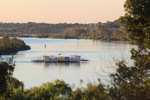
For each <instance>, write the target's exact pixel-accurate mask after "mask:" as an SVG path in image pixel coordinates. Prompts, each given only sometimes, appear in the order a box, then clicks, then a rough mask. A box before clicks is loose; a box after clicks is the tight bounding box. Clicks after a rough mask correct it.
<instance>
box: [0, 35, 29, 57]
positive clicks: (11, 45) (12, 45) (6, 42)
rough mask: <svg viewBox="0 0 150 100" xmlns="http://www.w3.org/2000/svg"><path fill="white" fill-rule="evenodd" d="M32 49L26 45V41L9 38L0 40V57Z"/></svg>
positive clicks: (5, 37)
mask: <svg viewBox="0 0 150 100" xmlns="http://www.w3.org/2000/svg"><path fill="white" fill-rule="evenodd" d="M29 49H30V47H29V46H28V45H26V44H25V43H24V41H22V40H20V39H17V38H15V37H14V38H11V39H10V38H9V37H8V36H4V37H3V38H2V39H0V55H5V54H14V53H17V52H18V51H22V50H29Z"/></svg>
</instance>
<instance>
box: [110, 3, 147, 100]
mask: <svg viewBox="0 0 150 100" xmlns="http://www.w3.org/2000/svg"><path fill="white" fill-rule="evenodd" d="M124 8H125V16H124V17H121V21H122V22H123V23H124V24H125V25H126V29H127V31H128V32H129V33H130V35H129V36H130V39H131V40H132V42H133V44H135V45H137V48H133V49H132V50H131V59H132V60H133V61H134V64H133V65H132V66H127V64H126V63H125V61H124V60H122V61H120V62H118V63H117V66H118V68H117V70H116V73H114V74H112V75H111V76H112V77H113V79H114V82H113V87H112V88H110V95H111V96H112V97H113V98H114V99H123V100H125V99H127V100H132V99H136V100H148V99H150V96H149V95H150V1H149V0H126V2H125V5H124Z"/></svg>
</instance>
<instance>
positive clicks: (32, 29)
mask: <svg viewBox="0 0 150 100" xmlns="http://www.w3.org/2000/svg"><path fill="white" fill-rule="evenodd" d="M5 34H9V36H17V37H37V38H61V39H93V40H104V41H128V40H129V38H128V33H127V31H126V29H125V25H124V24H121V23H120V22H119V20H115V21H113V22H109V21H108V22H106V23H101V22H98V23H91V24H78V23H74V24H68V23H59V24H48V23H34V22H28V23H0V36H3V35H5Z"/></svg>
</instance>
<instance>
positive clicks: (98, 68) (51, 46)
mask: <svg viewBox="0 0 150 100" xmlns="http://www.w3.org/2000/svg"><path fill="white" fill-rule="evenodd" d="M21 39H22V40H24V41H25V43H26V44H27V45H29V46H31V50H28V51H21V52H18V53H17V54H16V55H15V58H14V60H15V61H16V66H15V71H14V77H16V78H18V79H19V80H20V81H23V82H24V84H25V88H30V87H33V86H39V85H41V84H42V83H45V82H52V81H54V80H56V79H62V80H64V81H65V82H66V83H69V84H71V85H73V84H74V85H75V86H76V87H79V86H80V85H81V86H85V85H86V84H87V83H89V82H92V83H94V82H97V79H98V78H101V80H102V82H103V83H104V84H108V83H109V82H110V81H109V74H110V73H112V72H114V71H115V68H116V67H115V61H116V60H119V59H123V58H124V59H126V60H127V61H128V62H130V49H131V48H132V47H133V46H132V45H130V44H127V43H114V42H101V41H93V40H84V39H81V40H78V39H39V38H21ZM45 45H46V48H45ZM60 53H61V54H62V55H64V56H69V55H74V54H75V55H81V57H82V58H86V59H88V60H90V61H88V62H80V63H46V64H45V63H33V62H31V60H32V59H33V58H35V57H39V56H43V55H56V56H58V54H60ZM80 80H83V84H80Z"/></svg>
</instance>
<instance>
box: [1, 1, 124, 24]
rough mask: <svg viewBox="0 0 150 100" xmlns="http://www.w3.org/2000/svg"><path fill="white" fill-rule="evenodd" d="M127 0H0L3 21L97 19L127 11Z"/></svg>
mask: <svg viewBox="0 0 150 100" xmlns="http://www.w3.org/2000/svg"><path fill="white" fill-rule="evenodd" d="M124 2H125V0H0V12H1V16H0V22H3V23H9V22H14V23H27V22H37V23H97V22H103V23H104V22H107V21H114V20H117V19H118V18H119V17H121V16H123V15H124V7H123V5H124Z"/></svg>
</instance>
